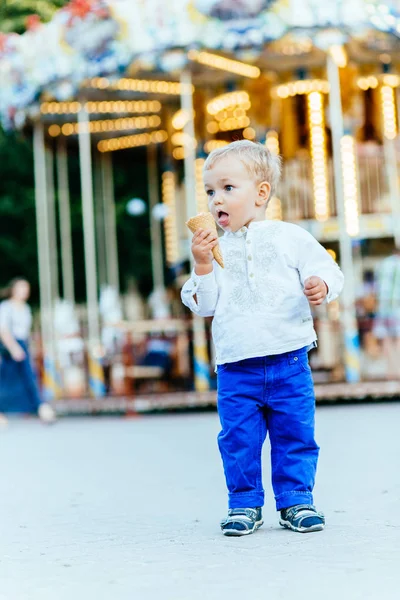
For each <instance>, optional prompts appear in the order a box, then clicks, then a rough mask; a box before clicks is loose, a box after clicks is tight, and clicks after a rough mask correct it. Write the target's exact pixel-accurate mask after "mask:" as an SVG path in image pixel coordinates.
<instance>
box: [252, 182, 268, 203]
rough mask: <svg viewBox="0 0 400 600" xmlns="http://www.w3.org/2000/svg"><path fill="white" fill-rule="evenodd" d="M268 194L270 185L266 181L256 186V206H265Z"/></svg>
mask: <svg viewBox="0 0 400 600" xmlns="http://www.w3.org/2000/svg"><path fill="white" fill-rule="evenodd" d="M270 194H271V184H269V183H268V181H262V182H261V183H260V184H259V186H258V195H257V200H256V204H257V206H264V204H267V203H268V200H269V196H270Z"/></svg>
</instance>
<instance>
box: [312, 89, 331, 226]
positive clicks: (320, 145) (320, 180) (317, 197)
mask: <svg viewBox="0 0 400 600" xmlns="http://www.w3.org/2000/svg"><path fill="white" fill-rule="evenodd" d="M307 101H308V118H309V125H310V140H311V160H312V177H313V189H314V205H315V218H316V219H317V220H318V221H325V220H326V219H327V218H328V217H329V190H328V166H327V157H326V139H325V118H324V102H323V96H322V93H321V92H311V94H309V95H308V96H307Z"/></svg>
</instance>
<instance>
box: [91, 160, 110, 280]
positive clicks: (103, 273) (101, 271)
mask: <svg viewBox="0 0 400 600" xmlns="http://www.w3.org/2000/svg"><path fill="white" fill-rule="evenodd" d="M93 171H94V182H93V184H94V207H95V208H94V210H95V226H96V249H97V269H98V271H97V273H98V279H99V285H100V289H102V288H103V287H104V286H106V285H107V284H108V283H109V281H108V277H107V242H108V240H107V232H106V206H105V205H106V202H105V188H104V185H103V184H104V177H103V161H102V153H101V152H97V151H95V155H94V169H93Z"/></svg>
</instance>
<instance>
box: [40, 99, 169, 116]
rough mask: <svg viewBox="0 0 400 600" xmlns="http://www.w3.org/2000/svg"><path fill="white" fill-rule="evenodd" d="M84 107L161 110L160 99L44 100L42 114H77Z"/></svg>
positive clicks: (103, 110) (114, 110) (108, 110)
mask: <svg viewBox="0 0 400 600" xmlns="http://www.w3.org/2000/svg"><path fill="white" fill-rule="evenodd" d="M82 106H83V108H84V109H85V110H86V111H87V112H88V113H89V114H101V113H157V112H160V110H161V102H159V101H158V100H116V101H111V100H100V101H99V102H92V101H90V102H85V103H84V104H83V105H82V104H81V102H76V101H73V102H42V104H41V105H40V112H41V113H42V115H68V114H77V113H78V112H79V111H80V110H81V109H82Z"/></svg>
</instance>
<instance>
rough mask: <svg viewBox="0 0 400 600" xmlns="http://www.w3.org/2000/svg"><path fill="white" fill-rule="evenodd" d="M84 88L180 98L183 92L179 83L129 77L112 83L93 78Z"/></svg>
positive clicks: (101, 78)
mask: <svg viewBox="0 0 400 600" xmlns="http://www.w3.org/2000/svg"><path fill="white" fill-rule="evenodd" d="M84 87H89V88H95V89H100V90H106V89H109V90H114V91H125V92H141V93H144V94H167V95H172V96H179V95H180V94H181V93H182V91H183V85H182V84H181V83H179V82H177V81H158V80H155V79H131V78H128V77H122V78H121V79H117V80H115V81H111V80H109V79H108V78H107V77H93V79H90V80H89V81H87V82H86V83H85V84H84ZM192 87H193V86H192Z"/></svg>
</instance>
